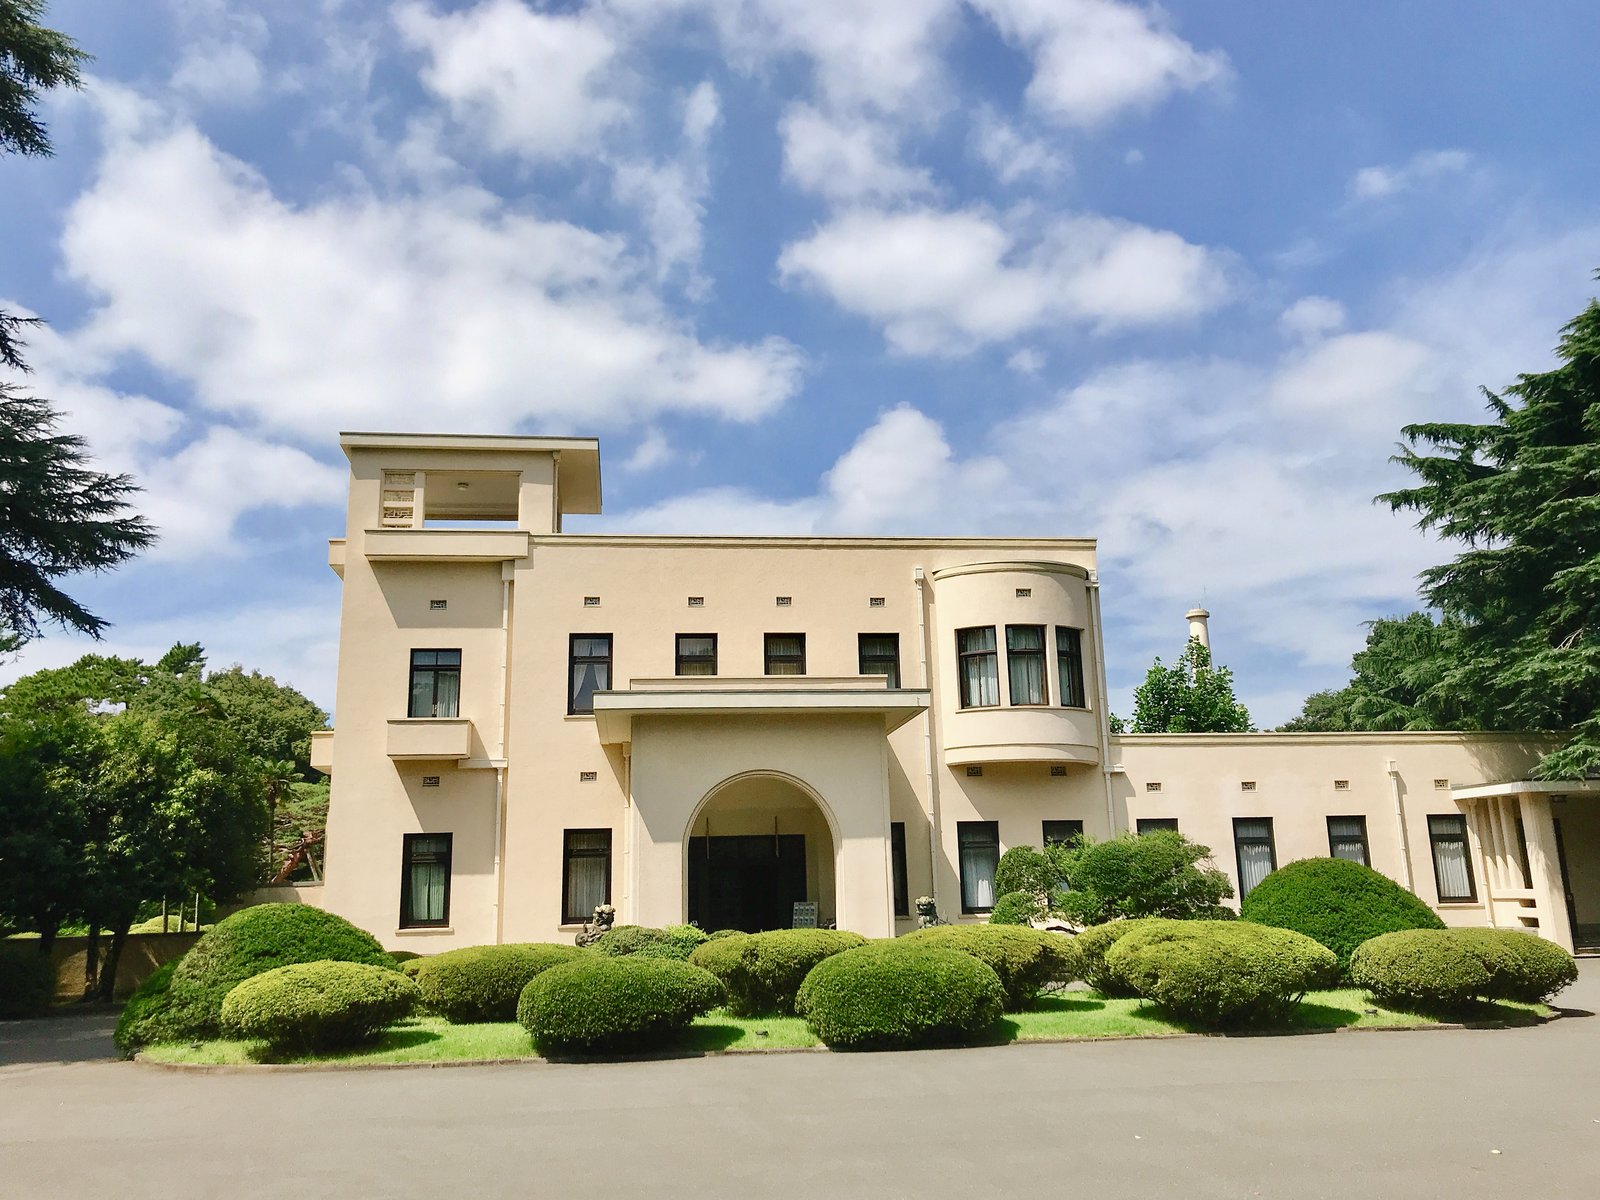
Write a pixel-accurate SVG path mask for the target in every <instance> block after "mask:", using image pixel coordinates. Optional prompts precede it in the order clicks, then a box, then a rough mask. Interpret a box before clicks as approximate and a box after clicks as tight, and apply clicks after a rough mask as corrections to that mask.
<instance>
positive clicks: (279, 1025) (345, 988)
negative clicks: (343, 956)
mask: <svg viewBox="0 0 1600 1200" xmlns="http://www.w3.org/2000/svg"><path fill="white" fill-rule="evenodd" d="M419 998H420V997H419V996H418V994H417V985H416V984H414V983H412V982H411V980H409V979H407V978H406V977H405V976H404V975H402V974H401V973H400V972H399V971H395V970H391V969H386V968H383V967H374V966H369V965H367V964H366V963H353V962H308V963H292V964H290V965H289V966H287V967H275V968H274V969H272V970H270V971H263V972H262V973H261V974H259V975H253V976H251V977H250V978H249V979H246V980H245V981H244V982H243V983H241V984H239V985H238V986H237V987H235V988H233V989H232V990H231V991H230V992H229V993H228V994H227V996H225V997H224V998H223V1001H222V1017H221V1026H222V1031H223V1033H225V1034H227V1035H228V1036H229V1037H236V1038H246V1039H248V1040H250V1041H262V1042H266V1043H267V1045H268V1046H269V1047H271V1049H272V1050H273V1052H274V1053H278V1054H314V1053H318V1052H321V1051H326V1050H341V1049H344V1048H346V1047H350V1046H360V1045H363V1044H365V1043H367V1042H372V1041H376V1040H377V1038H378V1035H379V1034H381V1033H382V1032H383V1031H384V1030H385V1029H387V1028H388V1027H389V1026H390V1025H393V1024H394V1023H395V1022H396V1021H398V1020H400V1018H402V1017H404V1016H407V1015H409V1014H410V1012H411V1010H412V1009H413V1008H415V1007H416V1004H417V1001H418V999H419Z"/></svg>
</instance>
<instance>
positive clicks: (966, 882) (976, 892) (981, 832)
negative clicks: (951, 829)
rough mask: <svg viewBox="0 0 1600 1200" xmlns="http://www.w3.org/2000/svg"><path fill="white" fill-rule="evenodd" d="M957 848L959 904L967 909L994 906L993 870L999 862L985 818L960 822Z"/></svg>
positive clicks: (992, 830) (996, 845)
mask: <svg viewBox="0 0 1600 1200" xmlns="http://www.w3.org/2000/svg"><path fill="white" fill-rule="evenodd" d="M957 838H958V840H959V842H960V848H961V907H962V908H963V909H965V910H967V911H968V912H971V911H973V910H974V909H984V908H993V907H994V872H995V867H997V866H998V865H999V863H1000V845H999V839H998V837H997V834H996V830H995V828H994V826H993V825H992V824H990V823H989V822H987V821H983V822H975V821H964V822H961V823H960V827H959V828H958V830H957Z"/></svg>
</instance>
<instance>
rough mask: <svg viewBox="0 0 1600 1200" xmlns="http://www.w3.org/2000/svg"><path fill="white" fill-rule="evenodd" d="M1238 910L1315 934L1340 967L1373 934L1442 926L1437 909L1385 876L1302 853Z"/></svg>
mask: <svg viewBox="0 0 1600 1200" xmlns="http://www.w3.org/2000/svg"><path fill="white" fill-rule="evenodd" d="M1239 915H1240V916H1241V917H1243V918H1244V919H1245V920H1246V921H1254V922H1255V923H1256V924H1258V925H1272V926H1275V927H1276V928H1278V929H1292V930H1294V931H1295V932H1296V933H1303V934H1305V935H1306V936H1307V937H1310V938H1315V939H1316V940H1317V941H1319V942H1321V943H1322V944H1323V945H1324V946H1326V947H1327V948H1328V949H1329V950H1332V951H1333V952H1334V954H1335V955H1336V956H1337V957H1338V959H1339V969H1340V970H1341V971H1344V970H1346V969H1347V968H1348V967H1349V965H1350V955H1351V954H1352V953H1354V952H1355V948H1356V947H1357V946H1359V945H1361V943H1362V942H1364V941H1367V940H1368V939H1369V938H1375V937H1377V936H1378V935H1379V934H1382V933H1395V932H1397V931H1399V930H1402V929H1443V928H1444V922H1443V921H1441V920H1440V919H1439V914H1438V913H1436V912H1434V911H1433V909H1431V908H1429V907H1428V906H1427V905H1426V904H1424V903H1423V902H1422V901H1421V900H1419V899H1417V897H1416V896H1415V895H1413V894H1412V893H1411V892H1408V891H1406V889H1405V888H1403V887H1401V886H1400V885H1399V884H1398V883H1396V882H1395V881H1394V880H1392V879H1390V878H1389V877H1388V876H1387V875H1383V874H1380V873H1379V872H1377V871H1374V870H1373V869H1372V868H1371V867H1364V866H1362V865H1361V864H1360V863H1354V862H1350V861H1348V860H1347V859H1343V858H1303V859H1301V860H1299V861H1298V862H1292V863H1289V864H1287V865H1286V866H1282V867H1279V868H1278V869H1277V870H1276V871H1273V872H1272V873H1271V874H1270V875H1268V876H1267V877H1266V878H1265V879H1263V880H1262V881H1261V882H1260V883H1258V884H1256V886H1255V887H1254V888H1252V889H1251V890H1250V894H1249V895H1248V896H1246V897H1245V898H1244V901H1243V903H1242V904H1241V905H1240V906H1239Z"/></svg>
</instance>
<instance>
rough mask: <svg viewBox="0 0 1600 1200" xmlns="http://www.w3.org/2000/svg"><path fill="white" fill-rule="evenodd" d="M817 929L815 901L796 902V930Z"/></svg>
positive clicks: (794, 926)
mask: <svg viewBox="0 0 1600 1200" xmlns="http://www.w3.org/2000/svg"><path fill="white" fill-rule="evenodd" d="M816 927H817V905H816V902H815V901H813V900H796V901H795V904H794V925H793V926H792V928H795V929H815V928H816Z"/></svg>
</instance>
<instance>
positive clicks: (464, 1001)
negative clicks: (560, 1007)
mask: <svg viewBox="0 0 1600 1200" xmlns="http://www.w3.org/2000/svg"><path fill="white" fill-rule="evenodd" d="M585 953H587V952H586V951H583V950H580V949H578V947H576V946H556V945H550V944H545V943H540V942H527V943H520V944H511V945H503V946H468V947H466V948H464V949H461V950H446V951H445V952H444V953H443V954H435V955H432V956H431V957H429V958H425V959H423V960H422V962H421V964H420V965H419V966H418V968H417V975H416V979H417V988H418V990H419V991H421V993H422V1002H423V1003H424V1004H425V1005H427V1007H428V1011H429V1012H434V1013H438V1014H439V1015H440V1016H441V1017H444V1018H445V1019H446V1020H449V1021H454V1022H456V1024H458V1025H471V1024H475V1023H479V1022H483V1021H514V1020H516V1017H517V999H518V997H520V996H521V995H522V989H523V988H525V987H527V986H528V982H529V981H530V980H531V979H533V977H534V976H535V975H537V974H539V972H540V971H543V970H546V969H548V968H550V967H554V966H556V965H558V964H560V963H564V962H571V961H572V960H573V959H575V958H577V957H579V956H580V955H582V954H585Z"/></svg>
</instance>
